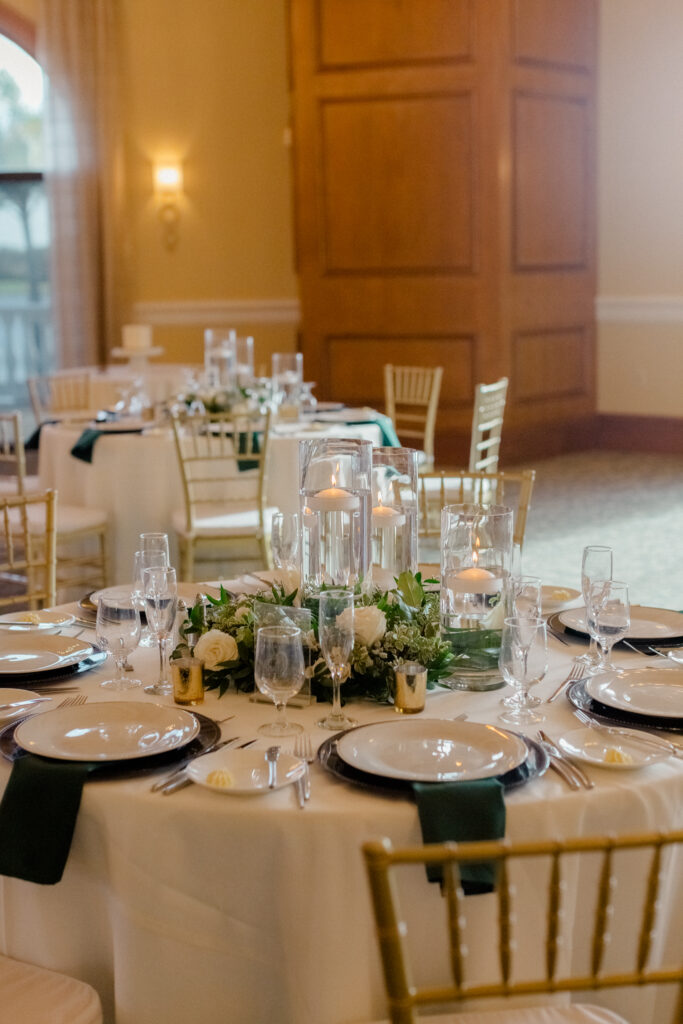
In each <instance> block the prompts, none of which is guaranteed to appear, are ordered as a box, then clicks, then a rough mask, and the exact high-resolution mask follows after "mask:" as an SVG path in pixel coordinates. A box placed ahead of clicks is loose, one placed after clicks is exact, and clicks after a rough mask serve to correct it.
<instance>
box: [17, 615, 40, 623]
mask: <svg viewBox="0 0 683 1024" xmlns="http://www.w3.org/2000/svg"><path fill="white" fill-rule="evenodd" d="M17 622H30V623H31V625H32V626H39V625H40V615H36V613H35V612H23V613H22V614H21V615H17Z"/></svg>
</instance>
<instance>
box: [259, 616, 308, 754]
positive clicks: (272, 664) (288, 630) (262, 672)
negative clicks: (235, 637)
mask: <svg viewBox="0 0 683 1024" xmlns="http://www.w3.org/2000/svg"><path fill="white" fill-rule="evenodd" d="M254 678H255V680H256V685H257V686H258V688H259V690H260V691H261V693H265V694H266V696H268V697H271V698H272V700H273V703H274V704H275V707H276V709H277V718H276V720H275V721H274V722H267V723H266V724H265V725H261V726H259V730H258V731H259V732H260V733H262V734H263V735H264V736H295V735H296V734H297V733H299V732H302V731H303V726H302V725H299V723H298V722H290V721H288V719H287V701H288V700H289V698H290V697H293V696H294V694H295V693H298V692H299V690H300V689H301V687H302V686H303V682H304V652H303V645H302V642H301V630H300V629H297V627H296V626H261V628H260V629H259V631H258V632H257V634H256V653H255V656H254Z"/></svg>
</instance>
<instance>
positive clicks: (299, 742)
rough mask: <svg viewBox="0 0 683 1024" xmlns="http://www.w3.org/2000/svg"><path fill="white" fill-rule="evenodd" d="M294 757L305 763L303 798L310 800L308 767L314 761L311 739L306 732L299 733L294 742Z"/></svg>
mask: <svg viewBox="0 0 683 1024" xmlns="http://www.w3.org/2000/svg"><path fill="white" fill-rule="evenodd" d="M294 756H295V757H298V758H299V760H300V761H305V762H306V773H305V775H304V797H305V799H306V800H310V799H311V770H310V768H309V767H308V766H309V765H310V764H313V762H314V761H315V754H314V753H313V744H312V743H311V737H310V736H309V735H308V733H307V732H300V733H298V735H297V736H296V738H295V740H294Z"/></svg>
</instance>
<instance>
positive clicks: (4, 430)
mask: <svg viewBox="0 0 683 1024" xmlns="http://www.w3.org/2000/svg"><path fill="white" fill-rule="evenodd" d="M0 465H2V466H6V467H7V468H8V469H9V470H11V474H9V475H11V476H12V477H14V478H15V479H16V492H17V494H24V493H25V489H26V488H25V484H26V451H25V449H24V438H23V432H22V417H21V413H20V412H18V411H15V412H3V413H0Z"/></svg>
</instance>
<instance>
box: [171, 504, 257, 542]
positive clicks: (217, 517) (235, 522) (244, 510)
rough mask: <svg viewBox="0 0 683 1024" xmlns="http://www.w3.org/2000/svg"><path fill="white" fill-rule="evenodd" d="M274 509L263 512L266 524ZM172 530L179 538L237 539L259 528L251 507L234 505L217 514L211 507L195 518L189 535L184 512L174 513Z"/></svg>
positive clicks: (254, 532) (255, 513) (254, 510)
mask: <svg viewBox="0 0 683 1024" xmlns="http://www.w3.org/2000/svg"><path fill="white" fill-rule="evenodd" d="M274 512H277V509H276V508H268V509H266V512H265V517H264V521H265V522H266V523H268V522H269V521H270V520H271V518H272V516H273V513H274ZM172 522H173V528H174V530H175V531H176V533H177V534H179V535H180V536H181V537H189V536H194V537H202V536H207V537H208V536H213V535H215V534H221V535H222V536H225V537H230V536H233V537H239V536H241V535H244V534H254V535H255V534H256V531H257V530H258V528H259V516H258V512H257V510H256V509H255V508H253V507H245V506H240V505H239V504H235V505H233V506H228V507H227V508H226V510H225V511H224V512H222V513H221V512H219V511H218V510H217V509H215V507H212V509H211V511H210V512H207V514H206V515H203V516H196V517H195V525H194V531H193V532H192V534H190V533H189V532H188V530H187V519H186V516H185V513H184V512H174V513H173V517H172Z"/></svg>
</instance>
